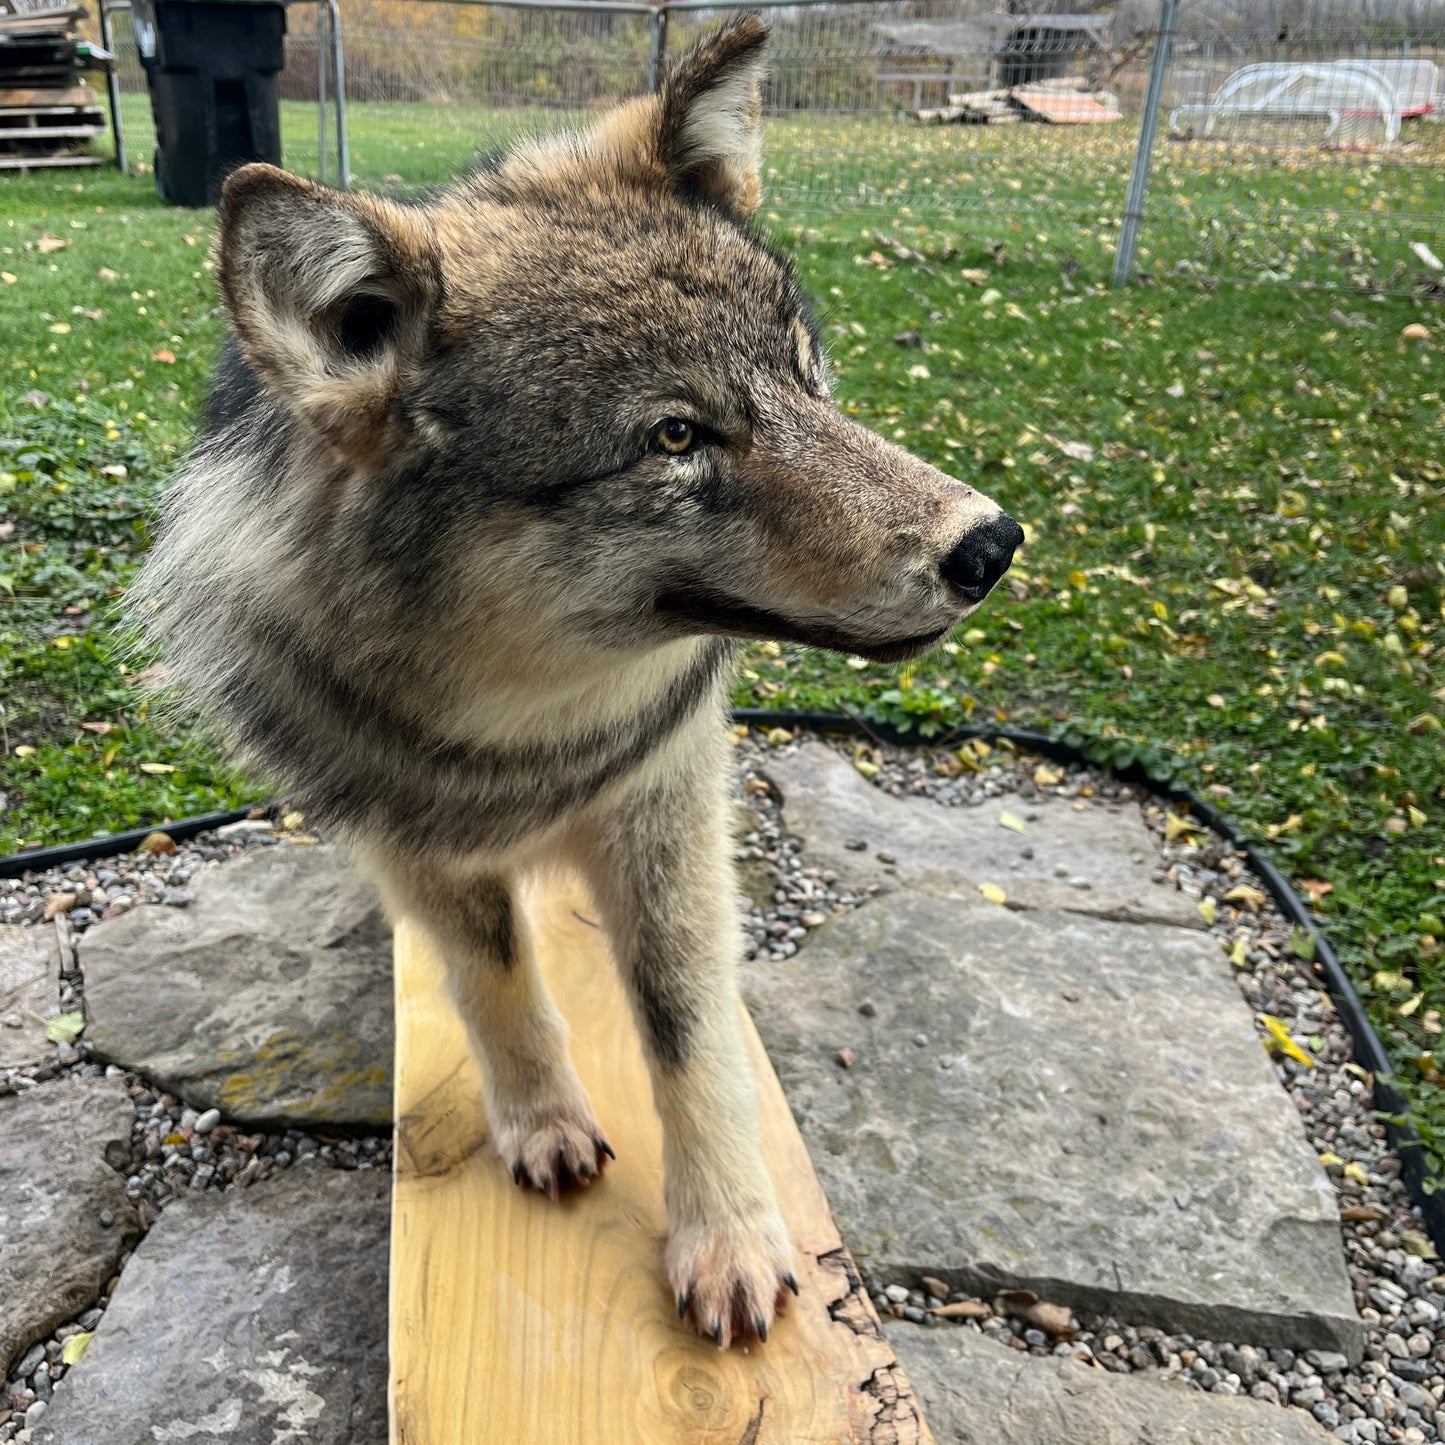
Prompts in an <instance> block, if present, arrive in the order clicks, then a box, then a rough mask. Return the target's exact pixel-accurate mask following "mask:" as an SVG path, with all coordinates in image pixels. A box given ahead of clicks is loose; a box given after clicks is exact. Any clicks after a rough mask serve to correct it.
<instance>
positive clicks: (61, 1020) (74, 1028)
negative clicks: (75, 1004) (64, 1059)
mask: <svg viewBox="0 0 1445 1445" xmlns="http://www.w3.org/2000/svg"><path fill="white" fill-rule="evenodd" d="M84 1031H85V1015H84V1014H83V1013H81V1012H80V1010H78V1009H77V1010H76V1011H75V1012H73V1013H64V1014H56V1015H55V1017H54V1018H53V1019H51V1020H50V1022H49V1023H47V1024H46V1025H45V1037H46V1038H47V1039H49V1040H50V1042H51V1043H52V1044H73V1043H74V1042H75V1041H76V1039H78V1038H79V1037H80V1035H81V1034H82V1033H83V1032H84Z"/></svg>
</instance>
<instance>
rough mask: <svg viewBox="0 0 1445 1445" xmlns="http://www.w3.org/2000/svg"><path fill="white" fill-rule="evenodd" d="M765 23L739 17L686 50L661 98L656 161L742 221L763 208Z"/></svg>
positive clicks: (680, 184) (677, 181) (678, 182)
mask: <svg viewBox="0 0 1445 1445" xmlns="http://www.w3.org/2000/svg"><path fill="white" fill-rule="evenodd" d="M767 43H768V27H767V24H766V22H765V21H764V20H763V19H762V17H761V16H758V15H753V14H748V15H742V16H739V17H738V18H737V19H736V20H734V21H732V22H731V23H730V24H727V25H724V26H722V27H721V29H719V30H715V31H714V32H713V33H712V34H711V35H709V36H706V37H705V38H704V39H702V40H700V41H698V43H697V44H696V45H694V46H693V47H692V49H690V50H688V51H687V52H686V53H685V54H684V55H683V56H682V58H681V59H680V60H679V61H678V62H677V64H676V66H674V68H673V69H672V71H671V73H670V74H669V75H668V77H667V79H666V80H665V81H664V82H663V85H662V90H661V93H660V95H659V96H658V120H657V141H656V145H657V158H658V161H659V162H660V164H661V166H662V169H663V172H664V173H665V175H666V176H667V179H668V181H669V182H670V183H671V184H672V185H674V186H676V187H677V188H678V189H680V190H683V191H695V192H697V193H699V194H701V195H702V196H705V197H706V198H707V199H708V200H710V201H712V202H713V203H714V204H715V205H718V206H721V207H723V208H724V209H725V210H729V211H732V212H733V213H734V214H735V215H737V216H739V217H740V218H742V219H746V218H747V217H749V216H751V215H752V214H753V213H754V212H755V211H756V210H757V208H758V204H759V202H760V201H761V200H762V185H761V182H760V181H759V178H758V169H759V165H760V162H761V159H762V140H763V137H762V110H763V96H762V88H763V74H764V67H763V52H764V49H765V48H766V46H767Z"/></svg>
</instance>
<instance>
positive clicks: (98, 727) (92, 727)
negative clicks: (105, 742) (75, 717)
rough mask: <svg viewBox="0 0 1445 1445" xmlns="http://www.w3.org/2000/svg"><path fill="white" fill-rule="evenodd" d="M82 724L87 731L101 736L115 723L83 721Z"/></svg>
mask: <svg viewBox="0 0 1445 1445" xmlns="http://www.w3.org/2000/svg"><path fill="white" fill-rule="evenodd" d="M80 726H81V728H82V729H83V730H84V731H85V732H88V733H95V734H96V735H97V736H99V737H104V736H105V735H106V733H108V732H109V731H110V730H111V729H112V728H113V727H114V726H115V724H114V723H111V722H83V723H81V725H80Z"/></svg>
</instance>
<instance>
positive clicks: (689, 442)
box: [652, 416, 698, 457]
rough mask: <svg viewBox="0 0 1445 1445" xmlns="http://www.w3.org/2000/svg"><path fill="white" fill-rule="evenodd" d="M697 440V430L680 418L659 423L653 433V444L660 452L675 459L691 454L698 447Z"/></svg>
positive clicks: (671, 417) (672, 418) (670, 418)
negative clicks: (687, 453)
mask: <svg viewBox="0 0 1445 1445" xmlns="http://www.w3.org/2000/svg"><path fill="white" fill-rule="evenodd" d="M697 440H698V431H697V428H696V427H695V426H693V424H692V423H691V422H690V421H683V419H682V418H681V417H680V416H670V417H668V418H667V419H666V420H665V421H661V422H659V423H658V424H657V426H656V427H654V428H653V432H652V444H653V445H654V446H655V447H656V448H657V449H658V451H662V452H666V453H667V454H668V455H669V456H674V457H680V456H682V454H683V453H684V452H690V451H691V450H692V449H693V447H695V446H696V445H697Z"/></svg>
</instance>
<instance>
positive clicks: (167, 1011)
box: [80, 845, 392, 1129]
mask: <svg viewBox="0 0 1445 1445" xmlns="http://www.w3.org/2000/svg"><path fill="white" fill-rule="evenodd" d="M190 892H191V896H192V902H191V905H190V907H189V908H186V909H183V910H182V909H175V908H165V907H161V906H149V907H144V908H137V909H135V910H133V911H132V912H130V913H127V914H125V915H123V916H122V917H120V918H115V919H111V920H109V921H107V922H105V923H100V924H97V925H95V926H94V927H93V928H91V929H89V930H88V931H87V932H86V934H85V935H84V937H83V938H82V939H81V942H80V964H81V968H82V969H83V970H84V973H85V1001H86V1012H87V1015H88V1017H89V1021H90V1022H89V1027H88V1028H87V1031H86V1035H85V1037H86V1041H87V1042H88V1043H89V1044H90V1046H91V1048H92V1049H93V1050H94V1051H95V1053H96V1054H97V1056H98V1057H100V1058H102V1059H107V1060H111V1061H114V1062H115V1063H118V1064H121V1065H123V1066H124V1067H126V1068H130V1069H135V1070H137V1071H138V1072H140V1073H143V1074H144V1075H146V1077H147V1078H149V1079H151V1080H152V1081H154V1082H155V1083H157V1084H159V1085H160V1086H161V1087H162V1088H165V1089H168V1090H170V1091H171V1092H172V1093H176V1094H179V1095H181V1096H182V1097H183V1098H184V1099H185V1100H186V1101H187V1103H189V1104H191V1105H193V1106H194V1107H196V1108H198V1109H209V1108H217V1109H220V1110H221V1112H222V1113H223V1114H224V1115H225V1116H226V1118H228V1119H231V1120H234V1121H236V1122H238V1123H241V1124H245V1125H250V1126H253V1127H264V1128H276V1127H287V1126H293V1125H294V1126H299V1127H314V1126H316V1125H332V1126H336V1125H358V1126H364V1127H369V1128H373V1129H385V1128H389V1127H390V1125H391V1054H392V998H391V929H390V928H389V926H388V925H387V922H386V920H385V918H384V917H383V916H382V912H381V906H380V903H379V901H378V899H377V897H376V893H375V890H374V889H373V888H372V887H371V885H370V884H369V883H367V882H365V881H364V880H363V879H362V878H361V877H360V876H359V875H358V874H357V873H356V872H355V871H354V870H353V869H352V868H351V867H350V865H349V864H348V862H347V860H346V857H345V855H344V854H342V853H341V852H340V851H338V850H336V849H333V848H330V847H317V848H301V847H293V846H286V845H277V846H274V847H269V848H256V849H254V850H252V851H251V852H249V853H247V854H244V855H243V856H242V857H241V858H239V859H237V860H236V861H235V862H231V863H226V864H223V865H221V866H220V867H217V868H214V869H211V870H209V871H206V872H203V873H201V874H199V875H197V877H196V878H195V879H193V880H192V883H191V885H190Z"/></svg>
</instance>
